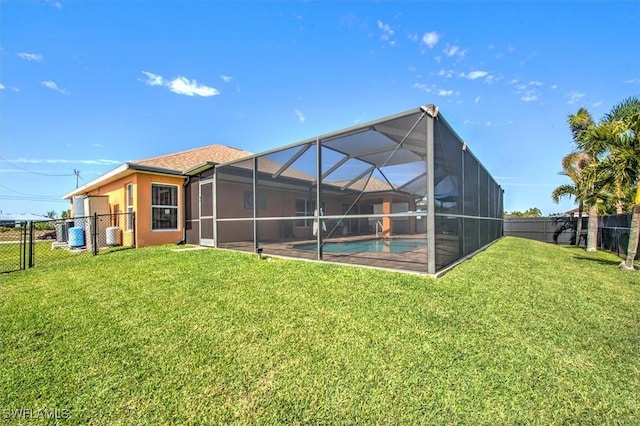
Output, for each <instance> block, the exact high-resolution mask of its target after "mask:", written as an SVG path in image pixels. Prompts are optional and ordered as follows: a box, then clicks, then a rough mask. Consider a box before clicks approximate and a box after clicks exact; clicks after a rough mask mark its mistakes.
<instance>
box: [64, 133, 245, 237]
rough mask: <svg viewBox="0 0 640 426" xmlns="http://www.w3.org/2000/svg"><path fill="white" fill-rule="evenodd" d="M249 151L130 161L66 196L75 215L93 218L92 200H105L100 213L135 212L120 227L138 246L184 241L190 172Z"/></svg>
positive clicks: (215, 149) (207, 150)
mask: <svg viewBox="0 0 640 426" xmlns="http://www.w3.org/2000/svg"><path fill="white" fill-rule="evenodd" d="M250 154H251V153H250V152H247V151H243V150H240V149H236V148H231V147H228V146H225V145H210V146H205V147H202V148H196V149H190V150H187V151H182V152H177V153H171V154H167V155H162V156H158V157H153V158H147V159H142V160H136V161H130V162H126V163H124V164H122V165H121V166H119V167H117V168H116V169H114V170H112V171H110V172H108V173H106V174H104V175H102V176H100V177H98V178H97V179H95V180H93V181H91V182H89V183H87V184H86V185H83V186H81V187H79V188H77V189H75V190H73V191H71V192H70V193H68V194H66V195H65V196H64V198H65V199H68V200H69V201H70V202H71V211H72V216H73V217H77V216H83V215H85V214H88V213H89V212H88V211H86V209H85V205H88V204H87V203H86V201H87V200H91V199H93V198H96V199H97V198H101V199H103V200H105V206H104V207H102V208H101V210H100V211H99V213H108V214H119V213H131V212H135V221H131V220H126V221H122V223H119V224H118V226H120V227H121V229H122V231H123V240H124V242H125V243H127V239H128V238H132V237H131V235H132V231H133V229H134V228H135V231H136V232H135V235H136V246H137V247H145V246H153V245H160V244H167V243H175V242H177V241H180V240H182V239H184V238H185V235H184V232H185V206H184V198H185V197H184V196H185V191H184V186H185V183H186V182H187V181H188V179H189V178H188V176H187V175H185V174H184V173H183V171H185V170H189V169H193V168H194V167H196V166H198V165H202V164H204V165H213V164H217V163H224V162H228V161H231V160H235V159H238V158H243V157H246V156H248V155H250Z"/></svg>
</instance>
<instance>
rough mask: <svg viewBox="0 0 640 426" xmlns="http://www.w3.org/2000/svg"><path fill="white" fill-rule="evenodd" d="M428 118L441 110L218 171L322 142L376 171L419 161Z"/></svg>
mask: <svg viewBox="0 0 640 426" xmlns="http://www.w3.org/2000/svg"><path fill="white" fill-rule="evenodd" d="M426 115H429V116H430V117H431V118H433V117H436V116H437V115H438V107H436V106H435V105H426V106H421V107H419V108H415V109H411V110H409V111H405V112H403V113H400V114H396V115H392V116H388V117H385V118H381V119H378V120H375V121H371V122H368V123H364V124H361V125H358V126H354V127H350V128H347V129H343V130H340V131H336V132H332V133H328V134H325V135H321V136H318V137H315V138H310V139H306V140H303V141H300V142H297V143H294V144H290V145H286V146H283V147H281V148H277V149H274V150H270V151H266V152H263V153H260V154H255V155H252V156H250V157H246V158H244V159H243V160H235V161H230V162H227V163H223V164H220V165H218V166H217V167H224V166H227V165H232V164H234V163H237V162H239V161H246V160H247V159H248V158H254V157H263V156H265V155H269V154H272V153H275V152H278V151H282V150H286V149H289V148H292V147H297V146H301V145H305V144H309V143H315V142H316V141H320V142H321V143H322V146H323V147H325V148H329V149H332V150H334V151H336V152H339V153H342V154H344V155H346V156H348V157H349V158H357V159H359V160H361V161H364V162H367V163H369V164H371V165H373V166H374V167H376V168H380V167H384V166H388V165H393V164H402V163H404V162H411V161H417V160H420V159H424V157H425V153H426V144H425V140H426V134H425V132H424V131H422V130H421V129H420V126H416V125H417V124H418V122H419V121H420V120H421V119H422V118H423V117H425V116H426Z"/></svg>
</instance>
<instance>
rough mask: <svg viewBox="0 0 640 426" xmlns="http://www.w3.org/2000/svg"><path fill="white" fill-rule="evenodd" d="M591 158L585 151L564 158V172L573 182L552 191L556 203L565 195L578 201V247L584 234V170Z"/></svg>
mask: <svg viewBox="0 0 640 426" xmlns="http://www.w3.org/2000/svg"><path fill="white" fill-rule="evenodd" d="M589 162H590V158H589V156H588V155H587V154H585V153H584V152H579V151H576V152H572V153H571V154H568V155H565V156H564V158H563V159H562V172H560V174H562V175H565V176H567V177H569V179H571V181H572V182H573V183H572V184H565V185H560V186H558V187H557V188H556V189H554V190H553V192H552V193H551V198H552V199H553V202H554V203H559V202H560V199H561V198H563V197H569V198H571V197H573V198H574V199H575V200H576V202H577V203H578V224H577V227H576V247H579V246H580V235H581V234H582V212H583V211H584V196H585V194H584V189H583V188H582V186H583V181H584V179H583V177H582V171H583V170H584V168H585V167H586V166H587V165H588V164H589Z"/></svg>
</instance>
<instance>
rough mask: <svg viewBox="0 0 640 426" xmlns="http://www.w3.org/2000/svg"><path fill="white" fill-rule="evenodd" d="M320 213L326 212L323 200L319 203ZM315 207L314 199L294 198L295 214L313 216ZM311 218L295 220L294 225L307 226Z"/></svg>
mask: <svg viewBox="0 0 640 426" xmlns="http://www.w3.org/2000/svg"><path fill="white" fill-rule="evenodd" d="M320 205H321V206H322V207H321V210H322V213H326V211H325V210H326V209H325V204H324V201H323V202H322V203H321V204H320ZM315 209H316V201H315V200H303V199H297V200H296V216H313V215H314V210H315ZM312 223H313V220H303V219H300V220H296V226H297V227H298V228H309V227H310V226H311V224H312Z"/></svg>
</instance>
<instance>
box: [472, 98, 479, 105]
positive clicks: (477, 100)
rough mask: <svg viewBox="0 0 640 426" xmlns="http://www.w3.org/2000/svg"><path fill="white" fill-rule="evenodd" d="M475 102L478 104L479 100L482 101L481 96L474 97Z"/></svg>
mask: <svg viewBox="0 0 640 426" xmlns="http://www.w3.org/2000/svg"><path fill="white" fill-rule="evenodd" d="M473 102H474V103H476V104H477V103H478V102H480V96H477V97H476V98H475V99H474V101H473Z"/></svg>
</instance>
